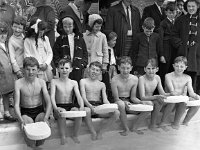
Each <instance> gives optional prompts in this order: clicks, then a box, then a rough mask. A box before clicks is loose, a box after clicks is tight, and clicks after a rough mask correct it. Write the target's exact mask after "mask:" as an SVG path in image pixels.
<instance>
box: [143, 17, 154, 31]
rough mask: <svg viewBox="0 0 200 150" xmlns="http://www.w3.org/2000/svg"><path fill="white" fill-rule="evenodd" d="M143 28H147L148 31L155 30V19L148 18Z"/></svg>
mask: <svg viewBox="0 0 200 150" xmlns="http://www.w3.org/2000/svg"><path fill="white" fill-rule="evenodd" d="M142 27H143V28H146V29H149V30H151V29H153V28H155V25H154V19H153V18H151V17H147V18H146V19H145V20H144V22H143V24H142Z"/></svg>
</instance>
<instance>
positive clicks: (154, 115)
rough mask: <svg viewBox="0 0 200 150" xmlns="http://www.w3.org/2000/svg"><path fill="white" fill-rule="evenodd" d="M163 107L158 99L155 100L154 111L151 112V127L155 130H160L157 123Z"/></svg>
mask: <svg viewBox="0 0 200 150" xmlns="http://www.w3.org/2000/svg"><path fill="white" fill-rule="evenodd" d="M161 108H162V105H161V104H159V103H158V102H157V101H154V102H153V111H152V112H151V123H150V126H149V129H150V130H152V131H155V132H158V129H157V128H156V124H157V119H158V116H159V113H160V110H161Z"/></svg>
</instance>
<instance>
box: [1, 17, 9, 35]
mask: <svg viewBox="0 0 200 150" xmlns="http://www.w3.org/2000/svg"><path fill="white" fill-rule="evenodd" d="M5 33H8V25H7V24H6V22H3V21H1V20H0V34H5Z"/></svg>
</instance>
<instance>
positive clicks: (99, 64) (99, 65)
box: [89, 61, 102, 70]
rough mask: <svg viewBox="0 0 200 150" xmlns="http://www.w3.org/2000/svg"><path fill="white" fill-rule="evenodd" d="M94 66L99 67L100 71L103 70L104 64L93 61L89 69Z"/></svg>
mask: <svg viewBox="0 0 200 150" xmlns="http://www.w3.org/2000/svg"><path fill="white" fill-rule="evenodd" d="M92 66H96V67H99V68H100V70H102V64H101V63H100V62H99V61H93V62H91V63H90V65H89V68H91V67H92Z"/></svg>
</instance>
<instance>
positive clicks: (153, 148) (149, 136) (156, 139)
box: [0, 111, 200, 150]
mask: <svg viewBox="0 0 200 150" xmlns="http://www.w3.org/2000/svg"><path fill="white" fill-rule="evenodd" d="M173 116H174V115H173V114H172V115H171V119H172V118H173ZM136 118H137V116H136V115H128V123H129V125H130V124H131V123H132V122H134V119H136ZM171 119H170V120H171ZM170 120H169V122H170ZM100 121H101V119H100V118H97V119H93V123H94V126H95V127H96V126H98V125H99V123H100ZM149 121H150V116H149V117H148V118H147V119H146V120H145V121H144V122H143V123H142V124H141V126H140V127H141V129H142V130H144V133H145V134H144V135H137V134H136V133H134V132H133V133H130V134H129V135H128V136H126V137H124V136H121V135H120V134H119V131H120V130H121V129H122V128H121V123H120V121H119V120H118V121H117V122H116V123H114V124H113V125H112V126H110V127H109V128H108V129H107V130H106V132H105V133H104V134H103V139H102V140H97V141H91V139H90V134H89V131H88V129H87V127H86V125H85V123H83V124H82V126H81V129H80V134H79V135H80V136H79V139H80V142H81V143H80V144H75V143H74V142H73V141H72V139H71V138H69V137H68V138H67V140H68V143H66V144H65V145H64V146H63V145H60V138H59V134H58V128H57V124H56V123H55V121H54V120H51V124H50V125H51V131H52V134H51V136H50V137H49V138H48V139H47V140H46V141H45V144H44V145H43V146H41V147H39V148H38V149H39V150H143V149H144V150H186V149H187V150H197V149H198V150H199V149H200V142H199V140H200V111H198V113H197V114H196V115H195V116H194V117H193V118H192V120H191V122H190V125H189V126H187V127H186V126H183V125H181V127H180V129H179V130H174V129H172V128H171V126H168V129H169V131H168V132H166V131H163V130H162V129H159V132H152V131H150V130H148V129H147V125H148V124H149ZM72 126H73V122H72V121H69V120H68V121H67V129H66V130H67V133H68V136H70V133H71V129H72ZM0 150H31V148H29V147H27V146H26V144H25V142H24V139H23V136H22V133H21V131H20V129H19V125H18V123H11V124H0Z"/></svg>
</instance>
